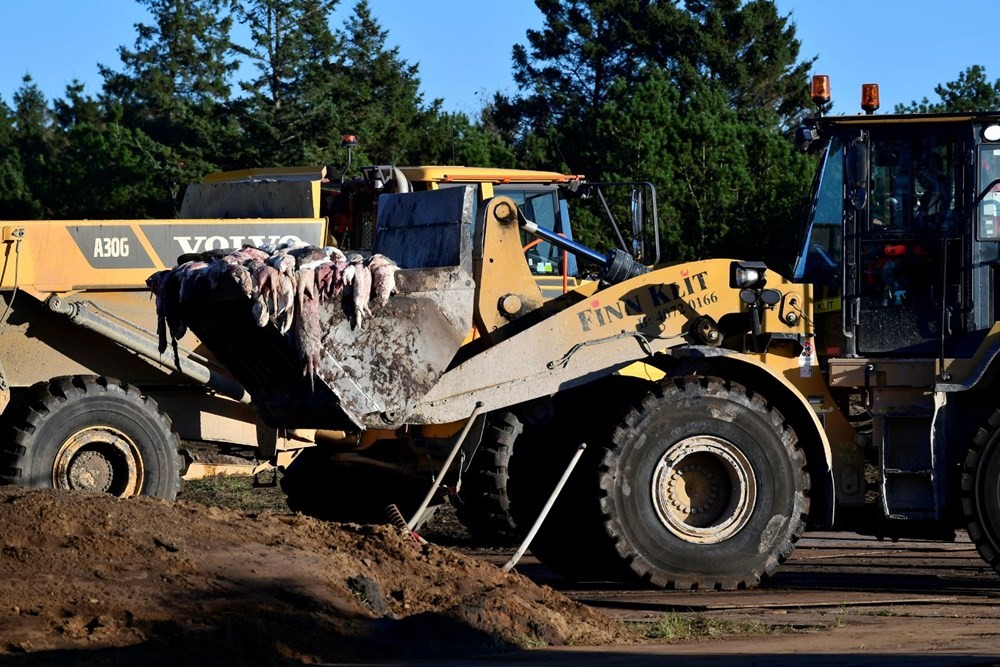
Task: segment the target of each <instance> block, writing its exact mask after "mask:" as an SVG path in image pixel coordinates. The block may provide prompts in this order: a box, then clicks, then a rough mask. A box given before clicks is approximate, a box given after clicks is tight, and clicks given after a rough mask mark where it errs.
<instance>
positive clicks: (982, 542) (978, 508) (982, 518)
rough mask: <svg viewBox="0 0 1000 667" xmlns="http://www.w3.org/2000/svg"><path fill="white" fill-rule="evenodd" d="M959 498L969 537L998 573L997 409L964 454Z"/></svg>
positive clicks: (999, 421) (999, 448)
mask: <svg viewBox="0 0 1000 667" xmlns="http://www.w3.org/2000/svg"><path fill="white" fill-rule="evenodd" d="M961 500H962V513H963V514H964V515H965V519H966V521H967V523H968V530H969V539H971V540H972V542H973V543H974V544H975V545H976V550H977V551H979V555H980V556H982V558H983V560H984V561H986V563H988V564H989V566H990V567H992V568H993V569H994V570H995V571H996V572H997V573H998V574H1000V410H996V411H994V412H993V414H992V415H990V418H989V420H988V421H987V423H986V425H984V426H983V427H982V428H980V429H979V432H978V433H976V436H975V438H974V439H973V442H972V445H971V446H970V447H969V450H968V452H967V453H966V456H965V463H964V465H963V466H962V487H961Z"/></svg>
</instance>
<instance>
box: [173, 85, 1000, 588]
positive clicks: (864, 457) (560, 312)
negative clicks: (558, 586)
mask: <svg viewBox="0 0 1000 667" xmlns="http://www.w3.org/2000/svg"><path fill="white" fill-rule="evenodd" d="M816 90H817V93H816V95H815V98H816V99H817V101H818V103H820V104H825V102H826V101H828V98H825V97H824V96H823V91H822V87H818V88H817V89H816ZM871 92H872V91H870V90H869V91H866V93H867V94H866V97H865V104H864V107H865V109H866V110H867V111H869V112H871V111H874V109H875V108H877V101H873V99H874V98H873V96H872V95H871ZM798 138H799V140H800V143H801V144H802V145H803V146H807V147H809V148H810V149H814V150H815V149H819V151H820V153H821V159H820V171H819V174H818V176H817V178H816V181H815V186H814V189H813V195H812V205H811V207H810V212H809V215H808V218H807V219H806V221H805V224H804V228H803V234H802V244H801V252H800V255H799V257H798V260H797V262H796V264H795V268H794V272H793V274H792V275H791V276H790V277H785V276H781V275H779V274H777V273H776V272H774V271H773V270H771V269H769V268H768V267H766V266H764V265H763V264H761V263H759V262H755V261H745V260H730V259H712V260H705V261H698V262H687V263H678V264H674V265H669V264H667V265H662V266H658V267H655V268H654V269H653V270H648V269H647V267H645V266H644V265H643V264H641V263H639V262H635V261H633V260H631V259H630V258H629V257H627V256H625V255H624V254H623V253H621V252H612V253H608V254H604V253H600V252H596V251H594V250H592V249H589V248H586V247H582V246H580V245H579V244H575V243H573V242H571V241H566V240H563V239H561V238H560V237H558V236H557V235H554V234H548V233H546V232H545V230H544V229H540V228H539V227H538V225H536V224H535V221H533V220H531V219H530V218H529V217H527V216H526V215H525V213H524V212H523V211H519V210H518V208H517V206H516V204H515V202H514V201H512V200H511V199H509V198H506V197H503V196H498V197H494V198H492V199H489V200H488V201H486V202H485V203H481V204H479V205H478V206H477V205H475V204H474V202H475V201H476V199H477V196H476V193H475V188H472V187H461V186H459V187H455V188H451V189H446V190H438V191H432V192H409V193H400V194H389V195H384V196H383V197H382V198H381V201H380V204H379V207H378V212H377V219H376V233H375V248H374V249H375V250H376V251H377V252H379V253H382V254H384V255H386V256H389V257H391V258H393V259H394V260H396V262H397V263H398V264H399V266H400V267H401V270H400V271H399V273H398V276H397V279H396V286H397V289H396V294H395V295H394V296H392V298H390V299H389V300H388V301H387V302H386V304H385V305H384V306H381V307H380V306H376V307H373V309H372V313H371V316H370V317H368V318H367V319H366V320H365V323H364V325H363V326H361V325H358V323H357V322H356V321H355V320H354V319H352V317H351V316H350V314H349V308H348V307H347V306H346V303H343V302H341V301H338V300H336V299H334V300H330V301H327V302H326V303H325V304H323V305H322V306H321V307H320V308H319V309H318V315H317V317H318V318H319V325H320V326H319V330H320V331H321V332H322V338H321V340H322V345H321V351H320V356H319V359H318V362H317V363H316V364H315V366H313V367H310V368H309V369H306V370H305V371H304V366H303V360H302V358H301V356H300V355H299V353H298V352H297V350H296V348H295V345H294V344H293V341H290V339H289V338H288V336H284V335H282V334H281V333H280V332H279V331H278V330H277V329H275V328H274V327H272V326H263V327H259V326H257V325H256V324H255V323H254V321H253V317H252V313H251V304H250V303H249V300H248V299H247V297H246V295H245V294H244V293H242V292H240V291H238V290H233V289H230V290H228V291H227V290H203V289H196V288H192V289H191V290H190V291H189V293H188V294H187V295H186V296H185V298H183V299H181V306H182V314H183V320H184V322H185V323H186V324H187V325H188V326H190V328H191V329H192V330H193V331H194V332H195V333H196V334H197V335H198V336H199V338H200V339H201V340H202V341H203V342H204V343H205V344H206V346H207V347H208V348H209V349H210V350H212V351H213V352H214V353H215V355H216V356H217V357H218V359H219V360H220V361H221V362H222V363H223V364H224V365H225V366H226V367H227V368H229V369H230V370H231V371H232V372H233V374H234V375H235V377H237V378H238V379H239V381H240V382H241V384H242V385H243V386H245V387H246V389H247V391H248V392H249V393H250V395H251V396H252V404H253V407H254V409H255V410H256V412H257V414H258V415H259V417H260V419H261V422H262V427H261V428H262V431H264V430H267V429H272V430H273V431H275V432H280V431H281V430H284V429H325V430H327V432H329V433H338V434H339V435H338V437H331V438H330V439H328V440H326V441H323V442H321V443H320V444H318V446H316V447H311V448H308V449H305V450H302V451H301V452H298V453H289V454H288V455H287V456H286V457H285V458H284V460H283V461H282V464H283V465H286V466H287V471H286V478H285V479H286V482H287V484H286V487H285V488H286V491H287V492H288V493H289V494H290V498H291V497H294V498H296V501H295V502H296V503H298V504H299V505H300V506H302V507H309V508H312V509H317V510H322V509H324V508H327V509H329V508H332V507H335V506H337V505H338V504H350V503H355V504H364V503H366V502H368V501H370V500H372V499H376V502H382V501H383V500H387V499H393V498H397V499H401V497H402V496H403V495H404V494H405V491H406V490H405V489H403V488H402V487H394V486H389V485H386V484H371V483H368V482H367V481H362V480H361V479H360V478H351V477H349V476H345V475H339V476H338V475H336V471H338V470H343V466H345V465H348V464H358V463H360V462H362V461H363V462H365V463H366V464H368V465H369V466H370V467H371V468H372V469H376V468H381V469H386V470H388V469H392V470H395V471H396V472H400V473H410V474H416V475H419V474H423V475H424V476H425V479H426V480H427V481H430V479H432V478H433V479H434V484H436V485H438V486H440V488H441V489H442V490H443V491H446V492H449V493H457V494H458V495H461V494H462V492H463V491H462V486H463V474H464V473H465V472H466V471H468V470H469V469H470V466H471V464H470V461H474V460H475V458H476V457H479V456H482V455H484V454H485V455H486V456H488V457H489V458H490V459H491V460H492V461H496V462H502V463H504V464H506V465H504V466H503V468H504V469H503V471H502V473H503V475H504V482H503V484H502V488H503V490H504V492H505V493H506V494H507V495H508V498H507V500H508V501H509V507H510V509H511V512H512V513H513V515H514V517H515V519H517V517H518V515H519V513H520V515H522V516H524V517H533V516H534V514H536V513H537V511H538V509H539V507H540V505H541V502H540V498H541V497H543V496H544V495H546V494H547V493H548V491H549V490H550V489H551V488H552V487H553V486H554V485H555V480H556V478H557V477H558V476H559V473H560V472H561V471H562V469H563V467H564V466H565V464H566V463H567V462H568V461H569V459H570V456H571V454H572V452H573V451H574V450H575V449H576V448H577V446H578V445H579V444H580V443H586V444H587V445H588V447H587V450H586V451H587V454H586V455H585V456H584V459H583V461H582V463H581V464H580V466H579V467H577V469H576V471H575V472H574V473H573V476H572V478H571V480H570V483H569V484H568V485H567V487H566V488H565V489H564V491H563V493H562V495H561V496H560V498H559V500H558V502H557V503H556V506H555V508H554V509H553V514H552V515H550V516H549V518H548V520H547V522H546V524H545V526H544V527H543V530H542V532H541V533H540V534H539V536H538V538H537V544H536V545H535V546H534V547H533V548H534V549H535V550H536V553H537V554H538V555H539V556H540V557H541V558H542V559H543V560H545V561H546V562H548V563H550V564H552V565H553V566H555V567H557V568H558V569H560V570H562V571H564V572H568V573H572V574H576V575H579V576H590V575H597V576H601V577H604V578H606V577H608V576H616V575H624V576H627V577H632V578H637V579H640V580H642V581H645V582H647V583H649V584H651V585H654V586H662V587H673V588H693V587H697V588H720V589H736V588H743V587H752V586H754V585H756V584H757V583H759V582H760V581H761V579H762V578H764V577H766V576H768V575H770V574H772V573H774V571H775V569H776V568H777V567H778V566H779V565H780V563H781V562H782V561H784V560H785V559H786V558H788V556H789V554H790V553H791V552H792V550H793V548H794V546H795V543H796V541H797V540H798V539H799V537H800V535H801V534H802V532H803V530H805V529H806V527H807V526H815V527H824V528H827V529H830V528H833V529H843V530H851V531H859V532H864V533H868V534H874V535H878V536H885V537H904V536H906V537H923V538H929V539H952V538H953V537H954V534H955V530H957V529H967V530H968V532H969V535H970V537H971V538H972V540H973V541H974V542H975V544H976V545H977V547H978V549H979V551H980V553H981V554H982V556H983V558H984V559H985V560H986V561H987V562H988V563H989V564H990V565H991V566H992V567H994V568H995V569H997V568H1000V494H998V491H997V489H998V488H1000V483H998V476H1000V411H998V401H997V398H996V394H997V392H996V385H995V384H994V381H995V379H996V377H997V370H998V363H1000V362H998V353H1000V325H998V324H997V323H996V321H997V316H996V312H995V310H996V308H997V305H996V304H997V303H998V300H997V297H996V294H997V292H996V286H995V283H996V275H995V274H996V267H997V265H998V262H1000V231H998V226H997V220H998V216H997V210H998V206H1000V195H998V194H997V193H998V192H1000V168H998V165H1000V114H992V113H980V114H955V115H906V116H895V115H881V116H879V115H872V114H869V115H863V116H842V117H824V116H818V117H816V118H812V119H810V120H809V121H807V122H806V123H805V125H804V126H803V128H802V129H801V130H800V132H799V135H798ZM474 210H475V211H476V215H475V216H473V211H474ZM522 233H530V234H540V235H541V237H542V238H543V239H545V241H546V242H548V243H552V244H553V245H555V246H556V247H559V248H562V249H565V250H567V251H568V252H572V253H574V254H577V256H578V258H580V261H581V262H587V263H589V264H590V265H591V266H593V267H596V271H597V274H598V275H597V276H596V280H594V281H592V282H588V283H585V284H582V285H580V286H578V287H577V288H576V289H574V290H570V291H568V292H567V293H566V294H564V295H561V296H558V297H556V298H554V299H551V300H547V301H546V300H544V299H542V297H541V294H540V291H539V288H538V285H537V283H536V282H535V281H534V280H533V277H532V275H531V273H530V271H529V268H528V266H527V265H526V263H525V262H524V259H523V256H522V242H523V241H522V238H521V234H522ZM194 284H195V286H196V283H194ZM473 326H474V328H475V330H476V332H477V334H478V335H477V337H476V338H475V339H474V340H468V335H467V334H468V332H469V330H470V328H472V327H473ZM455 447H459V449H458V450H457V451H458V452H459V455H458V457H457V459H456V461H457V462H456V463H455V464H453V465H452V466H451V467H449V468H448V469H447V470H446V471H445V472H444V474H443V475H437V471H438V467H439V466H440V465H441V461H443V460H447V461H451V460H452V457H450V456H449V457H448V458H447V459H446V457H445V454H446V453H448V452H452V451H456V450H455V449H454V448H455ZM498 467H500V466H498ZM331 475H333V476H331ZM497 488H498V489H499V488H501V485H500V484H498V487H497Z"/></svg>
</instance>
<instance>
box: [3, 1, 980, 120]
mask: <svg viewBox="0 0 1000 667" xmlns="http://www.w3.org/2000/svg"><path fill="white" fill-rule="evenodd" d="M353 4H354V2H353V0H342V2H341V8H340V9H339V10H338V14H337V16H336V17H335V19H334V24H335V26H336V27H339V26H340V24H341V23H342V21H343V20H344V18H345V17H346V16H347V15H348V14H349V13H350V8H351V7H352V6H353ZM777 4H778V7H779V8H780V9H781V11H782V12H783V13H791V14H792V20H793V21H794V22H795V24H796V26H797V30H796V34H797V35H798V37H799V39H800V40H801V41H802V57H803V58H811V57H813V56H818V57H819V59H818V60H817V62H816V64H815V66H814V71H815V73H822V74H829V75H830V77H831V80H832V88H833V97H834V104H835V106H834V111H835V112H837V113H853V112H854V111H857V110H859V106H858V104H859V99H860V91H861V84H862V83H866V82H875V83H878V84H879V87H880V90H881V94H882V111H891V110H892V107H893V106H894V105H895V104H896V103H897V102H903V103H908V102H910V101H912V100H919V99H920V98H922V97H924V96H927V97H930V98H932V99H933V98H934V97H935V96H934V86H935V85H937V84H939V83H943V82H946V81H952V80H954V79H956V78H957V77H958V74H959V73H960V72H961V71H962V70H963V69H965V68H966V67H967V66H969V65H973V64H979V65H983V66H985V67H986V71H987V75H988V76H990V78H991V79H997V78H1000V49H998V48H996V47H995V46H993V45H992V43H993V42H994V41H995V39H996V36H995V34H996V31H995V29H993V28H990V27H989V26H990V25H991V24H992V19H991V16H994V15H995V13H996V9H995V7H996V5H995V2H987V1H986V0H960V1H958V2H954V4H945V3H941V2H940V1H939V0H867V1H865V0H777ZM370 5H371V7H372V10H373V13H374V14H375V15H376V17H377V18H378V19H379V21H380V22H381V24H382V25H383V27H384V28H386V29H387V30H388V31H389V44H390V45H394V46H398V47H399V49H400V53H401V54H402V56H403V57H404V58H405V59H406V60H407V61H408V62H411V63H418V64H419V66H420V78H421V81H422V83H423V91H424V94H425V97H426V98H427V99H432V98H443V99H444V101H445V105H444V106H445V108H446V109H448V110H451V111H465V112H467V113H470V114H474V113H475V112H476V111H477V110H478V109H479V108H480V106H481V100H482V99H483V98H484V96H485V97H486V98H488V97H489V96H490V95H491V94H492V92H493V91H496V90H501V91H505V92H508V93H512V92H514V89H515V86H514V82H513V80H512V78H511V67H510V50H511V46H512V45H513V44H514V43H515V42H523V41H524V33H525V31H526V30H527V29H528V28H533V27H540V25H541V13H540V12H539V11H538V10H537V9H536V8H535V6H534V2H533V1H532V0H503V2H486V1H484V0H426V1H425V2H416V1H414V0H371V2H370ZM0 17H2V21H0V44H3V47H4V48H3V53H4V55H3V58H2V59H0V97H2V98H3V99H4V100H5V101H6V102H7V103H8V104H10V103H11V101H12V98H13V93H14V91H15V90H17V88H18V87H19V86H20V84H21V79H22V77H23V76H24V75H25V74H26V73H30V74H31V76H32V78H33V79H34V80H35V82H36V83H37V84H38V85H39V86H40V87H41V89H42V91H43V92H44V93H45V94H46V96H48V97H49V98H50V99H51V98H53V97H60V96H62V94H63V93H64V91H65V87H66V85H67V84H68V83H69V82H70V81H72V80H73V79H74V78H77V79H79V80H80V81H82V82H84V84H86V86H87V88H86V90H87V92H89V93H92V94H96V93H97V92H98V91H99V90H100V84H101V79H100V76H99V75H98V72H97V63H102V64H105V65H108V66H111V67H112V68H114V69H117V68H118V66H119V65H120V61H119V59H118V54H117V48H118V46H120V45H127V46H132V44H133V43H134V41H135V30H134V27H133V26H134V24H135V23H136V22H140V21H144V20H147V15H146V14H145V11H144V9H143V8H142V7H140V6H139V5H138V4H137V3H136V2H134V1H133V0H44V1H40V0H31V1H29V0H0ZM977 17H979V18H977ZM977 31H978V32H980V33H981V34H980V35H978V36H977V34H976V33H977Z"/></svg>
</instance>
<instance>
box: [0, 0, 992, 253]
mask: <svg viewBox="0 0 1000 667" xmlns="http://www.w3.org/2000/svg"><path fill="white" fill-rule="evenodd" d="M137 1H138V2H140V3H141V4H142V5H144V6H145V7H146V8H147V9H148V10H149V12H150V16H151V21H150V23H149V24H138V25H137V26H136V30H137V34H136V39H135V42H134V44H133V45H132V46H131V47H125V46H123V47H120V49H119V54H120V63H118V64H117V65H115V66H110V65H102V66H101V67H100V73H101V76H102V78H103V84H102V86H101V90H100V92H99V93H98V94H97V95H96V96H91V95H88V94H85V91H84V87H83V85H82V84H80V83H78V82H74V83H73V84H71V85H70V86H68V87H67V89H66V92H65V94H64V95H63V96H62V97H61V98H59V99H55V100H51V101H50V100H47V99H46V98H45V97H44V95H43V94H42V93H41V91H40V90H39V88H38V87H37V86H36V85H35V84H34V82H33V81H32V80H31V78H30V77H25V79H24V82H23V85H22V86H21V87H20V89H19V90H18V91H17V92H16V94H15V95H14V96H13V100H12V101H11V103H10V104H8V103H6V102H5V101H3V100H0V217H2V218H5V219H18V218H55V219H73V218H91V219H100V218H142V217H172V216H174V215H175V214H176V211H177V209H178V206H179V203H180V200H181V197H182V196H183V191H184V187H185V186H186V185H187V184H188V183H191V182H195V181H198V180H200V179H201V178H202V177H203V176H204V175H205V174H206V173H208V172H212V171H218V170H224V169H239V168H247V167H254V166H288V165H304V164H327V165H334V166H336V165H342V164H343V162H344V160H345V153H344V151H343V149H342V148H341V147H340V138H341V135H343V134H355V135H357V136H358V138H359V140H360V141H361V146H360V148H359V149H357V150H356V151H355V155H354V159H355V164H359V163H368V164H375V163H377V164H467V165H477V166H498V167H520V168H532V169H552V170H558V171H565V172H569V173H577V174H585V175H586V176H587V177H588V178H589V179H590V180H594V181H633V180H638V181H649V182H651V183H653V184H654V185H655V186H656V188H657V191H658V204H659V206H658V212H659V219H660V225H661V235H662V236H663V238H664V240H665V247H666V255H667V257H668V258H669V259H674V260H684V259H692V258H702V257H713V256H730V257H744V258H747V259H765V260H767V261H768V262H769V263H770V264H771V265H772V266H775V267H776V268H780V269H784V268H786V267H787V265H788V264H789V263H790V262H791V260H792V259H793V255H794V245H795V241H796V239H795V233H794V231H793V230H795V229H796V228H797V224H798V219H799V217H800V215H801V213H802V204H803V195H804V194H805V192H806V190H807V186H808V183H809V180H810V174H811V171H812V168H813V163H812V159H811V158H810V157H808V156H806V155H803V154H801V153H799V152H797V151H796V150H795V149H794V147H793V145H792V142H791V140H790V135H791V132H792V130H793V129H794V128H795V126H796V125H797V124H798V122H799V120H800V119H801V118H802V117H803V116H804V115H806V114H808V113H811V108H810V102H809V99H808V72H809V70H810V68H811V65H812V60H810V59H802V58H801V57H800V49H801V45H800V43H799V41H798V39H797V38H796V37H795V26H794V23H793V22H792V18H791V17H790V16H784V15H782V14H781V13H780V12H779V10H778V9H777V7H776V6H775V4H774V2H773V0H536V5H537V6H538V8H539V9H540V10H541V12H542V15H543V17H544V18H543V25H542V26H540V27H538V28H536V29H530V30H528V31H527V34H526V40H525V42H524V43H518V44H516V45H514V46H513V48H512V63H513V74H514V79H515V81H516V82H517V84H518V86H519V92H518V93H517V94H515V95H510V96H505V95H501V94H499V93H498V94H496V95H495V96H494V97H493V98H492V99H490V100H489V102H488V103H487V104H486V105H485V107H484V109H483V110H482V112H481V115H480V117H478V118H470V117H468V116H467V115H465V114H462V113H448V112H445V111H444V110H443V108H442V101H441V100H427V99H425V98H424V96H423V94H422V93H421V90H420V78H419V71H418V67H417V65H415V64H412V63H408V62H406V61H405V60H404V59H403V58H402V57H401V56H400V54H399V51H398V49H396V48H391V47H388V46H387V43H389V41H390V40H389V35H388V34H387V31H386V30H384V29H383V28H382V26H381V25H380V23H379V21H378V19H377V17H376V16H375V15H374V14H373V12H372V7H371V5H370V4H369V2H368V0H359V1H357V2H356V4H354V5H353V7H351V12H350V16H349V17H348V19H347V20H345V21H344V22H343V24H342V26H341V27H340V28H339V29H335V28H333V27H331V16H332V15H333V12H334V10H335V9H337V8H338V5H339V2H340V0H226V1H225V2H219V1H218V0H137ZM236 34H239V35H241V36H242V37H241V38H239V39H237V38H236V37H235V36H234V35H236ZM501 48H502V47H501ZM241 66H242V68H243V69H242V70H241V72H240V74H241V76H240V77H239V80H238V81H237V76H236V74H237V70H238V69H239V68H240V67H241ZM248 70H249V71H250V74H249V75H247V71H248ZM998 90H1000V87H998V86H997V85H996V84H990V83H989V82H988V81H986V79H985V73H984V72H983V71H982V69H981V68H970V69H969V70H967V71H966V72H965V73H964V74H963V75H962V78H960V80H959V81H958V82H955V83H953V84H947V85H946V86H939V87H938V89H937V92H938V93H939V94H940V95H941V97H942V103H941V105H933V104H931V103H929V102H927V100H926V99H925V100H923V102H922V103H919V104H918V103H913V104H912V105H910V106H909V107H900V108H898V109H897V111H925V110H937V109H938V107H941V108H945V106H947V105H949V104H950V105H951V106H961V105H968V104H978V103H984V104H985V103H987V102H986V101H985V100H990V101H995V100H996V98H997V91H998ZM618 213H619V214H620V215H621V216H623V217H625V218H626V219H627V216H628V212H627V210H625V211H623V210H620V211H619V212H618ZM576 221H577V225H578V227H577V235H578V238H579V239H580V240H582V241H583V242H585V243H589V244H591V245H595V246H598V247H607V246H608V245H609V244H610V243H611V241H612V235H611V234H610V232H609V229H608V228H607V225H606V224H605V223H604V222H602V221H601V219H600V218H599V217H598V216H588V215H587V214H585V213H583V212H582V211H581V212H579V213H578V214H577V215H576Z"/></svg>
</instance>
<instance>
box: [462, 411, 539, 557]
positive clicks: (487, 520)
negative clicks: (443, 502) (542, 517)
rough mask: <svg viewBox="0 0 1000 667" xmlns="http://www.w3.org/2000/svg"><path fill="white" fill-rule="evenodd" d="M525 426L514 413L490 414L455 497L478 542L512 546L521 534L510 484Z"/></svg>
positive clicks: (463, 521)
mask: <svg viewBox="0 0 1000 667" xmlns="http://www.w3.org/2000/svg"><path fill="white" fill-rule="evenodd" d="M522 428H523V426H522V425H521V421H520V420H519V419H518V418H517V416H515V415H514V413H512V412H508V411H501V412H499V413H495V414H491V415H489V416H488V417H487V421H486V429H485V431H484V432H483V439H482V443H481V444H480V446H479V450H478V451H477V452H476V454H475V458H474V459H473V461H472V465H471V466H470V467H469V470H468V471H467V472H466V473H465V478H464V480H463V481H462V488H461V490H460V491H459V493H458V497H457V498H454V497H453V499H452V503H453V504H454V505H455V514H456V515H457V516H458V519H459V521H461V522H462V525H464V526H465V527H466V529H467V530H468V531H469V534H470V535H471V536H472V538H473V540H475V541H477V542H480V543H486V544H496V545H509V544H513V543H514V542H516V541H517V538H518V536H519V531H518V526H517V523H516V522H515V521H514V517H513V515H512V514H511V509H510V498H509V496H508V494H507V483H508V480H509V475H508V467H509V464H510V460H511V456H512V455H513V453H514V441H515V440H517V438H518V436H519V435H520V434H521V430H522Z"/></svg>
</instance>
